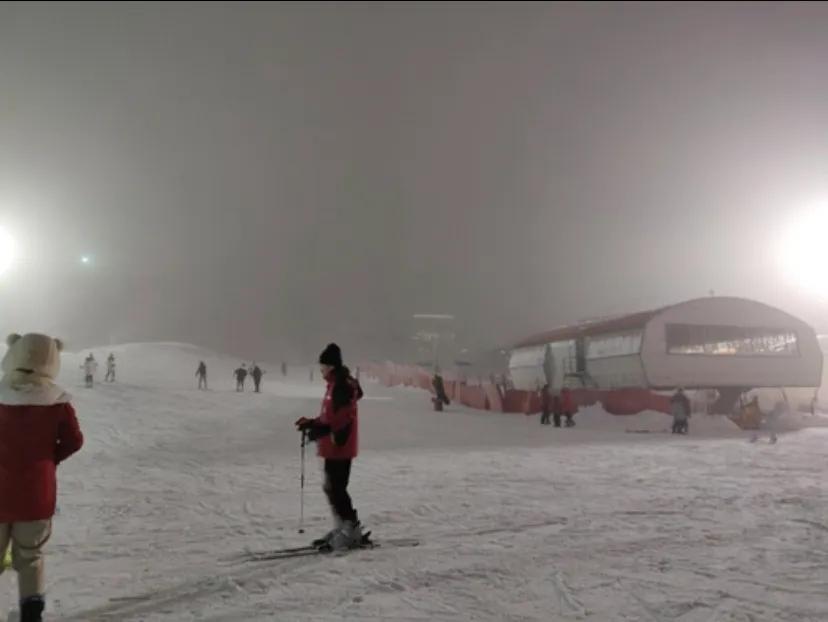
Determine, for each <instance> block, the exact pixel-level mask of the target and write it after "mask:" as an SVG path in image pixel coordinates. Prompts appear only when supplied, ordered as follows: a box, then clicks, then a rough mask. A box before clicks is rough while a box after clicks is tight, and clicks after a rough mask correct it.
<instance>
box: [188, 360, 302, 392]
mask: <svg viewBox="0 0 828 622" xmlns="http://www.w3.org/2000/svg"><path fill="white" fill-rule="evenodd" d="M287 371H288V368H287V363H282V375H283V376H287ZM265 373H266V372H265V371H264V370H263V369H262V368H261V367H259V366H258V364H256V363H251V364H250V366H249V367H248V365H247V364H246V363H242V364H241V365H239V366H238V367H237V368H236V369H234V370H233V377H234V378H235V379H236V391H237V392H239V393H242V392H244V387H245V382H246V381H247V377H248V376H250V378H252V380H253V390H254V391H255V392H256V393H261V391H262V377H263V376H264V375H265ZM195 376H196V378H198V388H199V389H202V390H205V391H206V390H207V364H206V363H205V362H204V361H199V363H198V367H197V368H196V372H195ZM311 382H313V372H311Z"/></svg>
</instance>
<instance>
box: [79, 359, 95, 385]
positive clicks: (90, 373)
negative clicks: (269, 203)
mask: <svg viewBox="0 0 828 622" xmlns="http://www.w3.org/2000/svg"><path fill="white" fill-rule="evenodd" d="M82 367H83V373H84V376H85V378H86V388H87V389H91V388H92V385H93V384H94V383H95V372H96V371H98V361H96V360H95V355H93V354H92V353H91V352H90V353H89V356H87V357H86V360H85V361H84V362H83V365H82Z"/></svg>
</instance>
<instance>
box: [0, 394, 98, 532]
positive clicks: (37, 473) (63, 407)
mask: <svg viewBox="0 0 828 622" xmlns="http://www.w3.org/2000/svg"><path fill="white" fill-rule="evenodd" d="M50 393H51V395H50ZM32 397H33V398H34V399H31V398H32ZM67 400H68V397H67V396H66V395H65V394H64V393H63V392H62V391H59V390H57V388H56V387H49V388H46V389H38V390H37V392H35V393H30V394H26V393H25V392H17V391H11V389H9V388H8V387H3V389H2V390H0V523H15V522H23V521H36V520H46V519H49V518H51V517H52V516H53V515H54V513H55V505H56V503H57V478H56V471H57V469H56V467H57V465H58V464H60V463H61V462H62V461H63V460H66V458H68V457H69V456H71V455H72V454H73V453H75V452H76V451H78V450H79V449H80V448H81V446H82V445H83V434H81V431H80V428H79V427H78V420H77V418H76V417H75V410H74V409H73V408H72V405H71V404H69V402H68V401H67ZM26 401H31V402H34V403H32V404H26V403H24V402H26Z"/></svg>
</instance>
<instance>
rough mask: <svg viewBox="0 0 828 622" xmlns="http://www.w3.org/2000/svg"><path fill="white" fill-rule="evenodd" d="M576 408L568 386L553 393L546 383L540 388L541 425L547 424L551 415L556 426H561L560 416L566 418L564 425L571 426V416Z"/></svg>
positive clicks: (573, 423) (572, 422)
mask: <svg viewBox="0 0 828 622" xmlns="http://www.w3.org/2000/svg"><path fill="white" fill-rule="evenodd" d="M576 410H577V408H576V406H575V400H574V399H573V397H572V391H571V390H570V389H569V387H564V388H562V389H561V390H560V392H559V393H554V394H553V393H552V392H551V390H550V387H549V384H548V383H547V384H545V385H544V386H543V388H542V389H541V420H540V422H541V425H549V416H550V415H551V416H552V420H553V421H554V422H555V427H556V428H559V427H561V417H565V418H566V423H565V425H566V427H568V428H571V427H573V426H574V425H575V420H574V419H573V417H574V416H575V412H576Z"/></svg>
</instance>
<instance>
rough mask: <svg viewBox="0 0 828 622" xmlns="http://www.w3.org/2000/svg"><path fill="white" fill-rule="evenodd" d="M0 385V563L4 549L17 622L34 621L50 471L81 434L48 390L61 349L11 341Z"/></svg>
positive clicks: (65, 401) (36, 341)
mask: <svg viewBox="0 0 828 622" xmlns="http://www.w3.org/2000/svg"><path fill="white" fill-rule="evenodd" d="M7 343H8V345H9V349H8V351H7V352H6V355H5V357H3V362H2V370H3V378H2V380H0V556H2V554H3V552H5V551H6V548H7V547H8V546H9V544H11V549H12V566H13V567H14V569H15V570H16V571H17V573H18V587H19V593H20V622H41V620H42V615H43V609H44V608H45V599H44V592H45V589H44V588H45V585H44V577H43V566H44V560H43V546H44V545H45V544H46V541H47V540H48V539H49V536H50V535H51V532H52V516H53V515H54V513H55V506H56V503H57V481H56V480H57V477H56V471H57V465H58V464H60V463H61V462H63V461H64V460H66V458H68V457H69V456H71V455H72V454H74V453H75V452H76V451H78V450H79V449H80V448H81V446H82V445H83V435H82V434H81V431H80V428H79V427H78V420H77V418H76V417H75V411H74V409H73V408H72V406H71V404H70V403H69V396H68V395H67V394H66V393H64V391H63V389H61V388H60V387H59V386H57V385H56V384H55V383H54V379H55V377H56V376H57V374H58V372H59V370H60V350H61V349H62V344H61V343H60V341H58V340H57V339H52V338H51V337H47V336H46V335H38V334H28V335H25V336H23V337H21V336H20V335H10V336H9V338H8V340H7ZM2 571H3V570H2V568H0V572H2Z"/></svg>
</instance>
